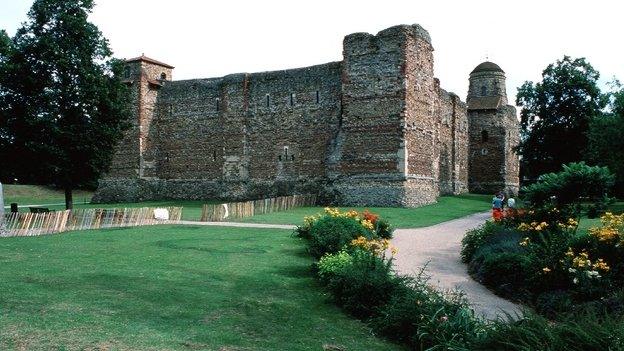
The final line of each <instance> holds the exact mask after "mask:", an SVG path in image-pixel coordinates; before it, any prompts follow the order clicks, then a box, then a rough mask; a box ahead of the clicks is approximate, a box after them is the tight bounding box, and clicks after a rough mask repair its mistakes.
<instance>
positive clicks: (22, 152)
mask: <svg viewBox="0 0 624 351" xmlns="http://www.w3.org/2000/svg"><path fill="white" fill-rule="evenodd" d="M93 6H94V4H93V1H92V0H36V1H35V2H34V4H33V5H32V7H31V9H30V11H29V13H28V20H27V21H26V22H25V23H24V24H23V25H22V27H21V28H19V29H18V31H17V33H16V34H15V36H14V37H13V38H12V39H9V38H8V37H7V35H6V33H0V72H1V74H0V117H1V118H0V119H1V120H3V122H2V123H1V124H0V145H3V149H2V151H1V152H0V162H2V164H8V165H10V167H7V168H5V169H3V171H1V172H2V174H0V176H2V177H4V178H7V177H9V178H12V177H17V178H19V179H21V180H26V181H33V182H37V183H44V184H54V185H56V186H59V187H61V188H63V189H65V192H66V202H67V207H68V208H69V207H71V190H72V189H73V188H75V187H76V186H78V185H81V184H85V183H86V182H93V181H94V180H96V179H98V177H99V176H100V174H101V173H102V172H103V171H105V170H106V168H107V167H108V165H109V164H110V161H111V157H112V149H113V147H114V146H115V144H116V143H117V141H118V140H119V139H120V138H121V137H122V135H123V130H124V128H126V127H127V125H128V123H127V120H128V116H129V105H128V94H127V90H126V88H125V86H124V85H123V84H122V82H121V80H120V78H119V77H121V69H122V62H120V61H118V60H115V59H113V58H112V56H111V55H112V52H111V50H110V48H109V46H108V42H107V40H106V39H105V38H104V37H103V35H102V33H101V32H100V31H99V30H98V28H97V27H96V26H95V25H94V24H92V23H90V22H89V21H88V15H89V13H90V12H91V11H92V9H93ZM3 168H4V167H3Z"/></svg>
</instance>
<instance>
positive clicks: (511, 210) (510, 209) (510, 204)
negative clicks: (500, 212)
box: [505, 196, 516, 216]
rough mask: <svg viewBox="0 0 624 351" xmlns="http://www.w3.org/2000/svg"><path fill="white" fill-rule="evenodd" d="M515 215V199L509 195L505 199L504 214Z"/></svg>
mask: <svg viewBox="0 0 624 351" xmlns="http://www.w3.org/2000/svg"><path fill="white" fill-rule="evenodd" d="M515 215H516V199H514V198H513V197H511V196H510V197H509V199H508V200H507V210H506V211H505V216H515Z"/></svg>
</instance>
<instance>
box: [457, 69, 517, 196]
mask: <svg viewBox="0 0 624 351" xmlns="http://www.w3.org/2000/svg"><path fill="white" fill-rule="evenodd" d="M466 100H467V103H468V124H469V130H468V134H469V140H468V144H469V146H468V147H469V151H468V164H469V166H468V188H469V190H470V191H471V192H477V193H495V192H498V191H506V192H509V193H514V194H515V193H517V192H518V187H519V168H520V167H519V160H518V155H517V154H516V152H515V151H514V148H515V147H516V146H517V145H518V142H519V138H520V127H519V123H518V119H517V117H516V109H515V108H514V107H513V106H510V105H508V104H507V92H506V89H505V72H504V71H503V70H502V69H501V68H500V67H499V66H498V65H497V64H495V63H493V62H489V61H486V62H483V63H481V64H479V65H478V66H477V67H476V68H475V69H474V70H473V71H472V72H471V73H470V86H469V89H468V97H467V99H466Z"/></svg>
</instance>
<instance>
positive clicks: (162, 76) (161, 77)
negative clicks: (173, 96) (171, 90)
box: [160, 72, 167, 80]
mask: <svg viewBox="0 0 624 351" xmlns="http://www.w3.org/2000/svg"><path fill="white" fill-rule="evenodd" d="M160 79H162V80H165V79H167V73H165V72H163V73H161V74H160Z"/></svg>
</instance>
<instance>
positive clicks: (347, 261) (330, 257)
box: [317, 250, 353, 282]
mask: <svg viewBox="0 0 624 351" xmlns="http://www.w3.org/2000/svg"><path fill="white" fill-rule="evenodd" d="M352 264H353V257H352V256H351V255H350V254H349V253H348V252H347V251H345V250H342V251H339V252H337V253H335V254H327V255H325V256H323V257H321V259H320V260H319V262H318V264H317V268H318V275H319V277H320V278H321V280H322V281H324V282H328V281H329V280H330V279H331V278H333V277H334V276H336V274H338V273H340V272H342V271H344V269H345V268H346V267H347V266H350V265H352Z"/></svg>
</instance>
